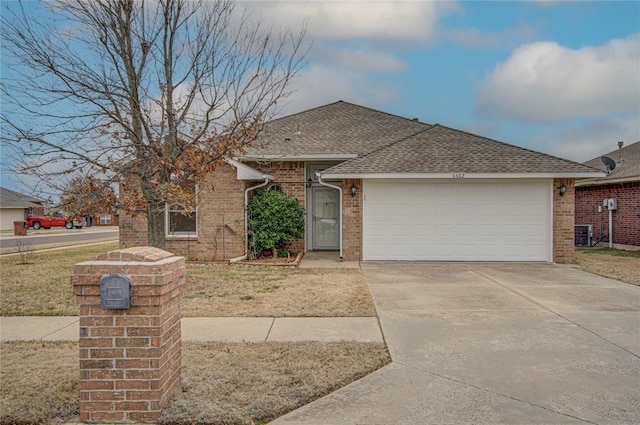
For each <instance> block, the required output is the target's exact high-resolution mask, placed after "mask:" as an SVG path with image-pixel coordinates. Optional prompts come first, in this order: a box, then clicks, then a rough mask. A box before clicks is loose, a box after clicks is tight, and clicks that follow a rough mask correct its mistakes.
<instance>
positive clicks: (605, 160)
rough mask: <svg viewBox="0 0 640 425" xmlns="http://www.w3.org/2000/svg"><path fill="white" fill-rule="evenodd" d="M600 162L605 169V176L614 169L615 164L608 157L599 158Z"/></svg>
mask: <svg viewBox="0 0 640 425" xmlns="http://www.w3.org/2000/svg"><path fill="white" fill-rule="evenodd" d="M600 160H601V161H602V163H603V164H604V166H605V167H607V174H609V173H610V172H612V171H613V170H615V169H616V162H615V161H614V160H613V159H611V158H609V157H608V156H601V157H600Z"/></svg>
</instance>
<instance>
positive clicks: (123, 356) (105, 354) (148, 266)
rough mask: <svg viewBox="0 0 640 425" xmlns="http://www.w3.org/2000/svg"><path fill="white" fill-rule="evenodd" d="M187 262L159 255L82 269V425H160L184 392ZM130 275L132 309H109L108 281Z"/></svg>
mask: <svg viewBox="0 0 640 425" xmlns="http://www.w3.org/2000/svg"><path fill="white" fill-rule="evenodd" d="M185 272H186V271H185V263H184V258H183V257H175V256H173V254H171V253H168V252H166V251H162V250H159V249H157V248H150V247H138V248H129V249H125V250H120V251H112V252H109V253H107V254H103V255H100V256H98V257H97V259H96V260H95V261H86V262H83V263H79V264H76V265H75V269H74V274H73V275H72V276H71V283H72V285H73V292H74V294H75V295H76V297H77V301H78V304H79V305H80V419H81V421H83V422H107V423H109V422H111V423H122V422H153V421H156V420H158V418H159V417H160V414H161V413H162V407H163V406H164V405H165V403H166V401H167V399H168V397H169V396H170V395H171V394H172V393H173V392H175V391H177V390H179V388H180V374H181V365H180V362H181V332H180V286H181V285H182V283H183V282H184V276H185ZM112 273H119V274H125V275H127V276H128V277H129V279H130V281H131V307H130V308H128V309H123V310H115V309H103V308H102V307H101V305H100V279H101V277H102V276H104V275H108V274H112Z"/></svg>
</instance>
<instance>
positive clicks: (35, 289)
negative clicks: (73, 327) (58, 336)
mask: <svg viewBox="0 0 640 425" xmlns="http://www.w3.org/2000/svg"><path fill="white" fill-rule="evenodd" d="M114 249H118V243H117V242H114V243H113V244H106V245H96V246H87V247H83V248H69V249H61V250H59V251H48V252H42V253H34V254H33V256H32V257H31V259H30V263H29V264H20V257H19V256H13V257H6V258H0V295H1V296H0V315H1V316H76V315H78V314H79V312H80V311H79V309H78V306H77V305H76V300H75V297H74V295H73V290H72V288H71V283H70V282H69V277H70V276H71V274H72V273H73V265H74V264H76V263H79V262H82V261H87V260H90V259H92V258H93V257H95V256H96V255H98V254H101V253H103V252H107V251H112V250H114Z"/></svg>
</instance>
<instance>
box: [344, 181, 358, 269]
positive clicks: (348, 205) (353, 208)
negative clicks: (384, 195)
mask: <svg viewBox="0 0 640 425" xmlns="http://www.w3.org/2000/svg"><path fill="white" fill-rule="evenodd" d="M351 185H355V186H356V188H357V193H356V196H355V197H352V196H351ZM342 238H343V239H342V250H343V254H342V255H343V260H344V261H360V260H362V180H343V181H342Z"/></svg>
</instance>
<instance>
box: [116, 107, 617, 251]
mask: <svg viewBox="0 0 640 425" xmlns="http://www.w3.org/2000/svg"><path fill="white" fill-rule="evenodd" d="M601 176H604V173H602V172H600V171H598V170H595V169H593V168H590V167H587V166H584V165H582V164H578V163H575V162H571V161H568V160H564V159H561V158H557V157H553V156H550V155H546V154H542V153H539V152H534V151H531V150H528V149H523V148H520V147H516V146H512V145H508V144H505V143H501V142H497V141H494V140H490V139H487V138H484V137H481V136H477V135H474V134H470V133H467V132H464V131H459V130H455V129H452V128H448V127H444V126H441V125H438V124H436V125H429V124H425V123H422V122H419V121H418V120H417V119H407V118H403V117H399V116H396V115H391V114H388V113H385V112H381V111H376V110H373V109H370V108H366V107H362V106H358V105H354V104H351V103H347V102H343V101H339V102H335V103H332V104H329V105H325V106H321V107H318V108H314V109H310V110H307V111H304V112H300V113H298V114H293V115H289V116H286V117H283V118H279V119H276V120H273V121H271V122H269V123H267V124H266V127H265V131H264V132H263V134H262V135H261V137H260V139H259V140H258V141H257V142H256V143H255V144H252V145H250V146H249V148H248V149H247V152H246V153H245V154H244V155H241V156H238V157H236V158H234V159H231V160H229V161H228V165H225V166H222V167H219V168H218V169H217V170H216V172H215V173H213V174H212V176H211V179H212V182H213V183H215V184H214V186H215V190H203V191H201V192H200V194H199V199H198V207H197V210H196V211H194V212H193V216H192V217H193V223H192V224H191V225H189V226H187V225H185V226H184V228H183V230H184V231H182V232H173V231H171V229H172V228H173V229H176V228H177V227H179V226H173V225H171V220H170V214H171V212H168V213H167V214H168V215H167V217H168V218H167V220H168V221H167V223H168V226H167V228H168V229H169V231H168V232H167V242H166V249H167V250H169V251H174V252H178V253H181V254H187V255H189V256H190V257H192V258H201V259H212V260H222V259H225V260H228V259H232V258H234V257H240V256H242V255H243V254H245V253H246V243H245V217H244V208H245V199H248V198H249V197H250V196H251V194H252V193H253V191H254V190H256V189H257V188H258V187H261V188H269V187H270V186H271V185H278V186H280V187H281V189H282V190H283V192H284V193H286V194H287V195H289V196H292V197H295V198H297V199H298V200H299V201H300V203H301V204H302V206H303V207H304V208H305V210H306V227H305V229H306V232H305V238H304V241H302V242H300V244H298V245H297V246H295V247H294V249H300V250H305V251H315V250H330V251H335V252H336V253H339V254H338V255H339V256H340V257H342V258H343V259H345V260H438V261H441V260H455V261H555V262H560V263H564V262H572V261H573V228H574V182H575V179H579V178H596V177H601ZM120 229H121V233H120V235H121V236H120V237H121V243H122V244H132V243H137V244H144V243H146V224H145V219H144V218H143V217H138V218H136V219H133V218H131V217H129V216H126V215H124V214H121V216H120Z"/></svg>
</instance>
